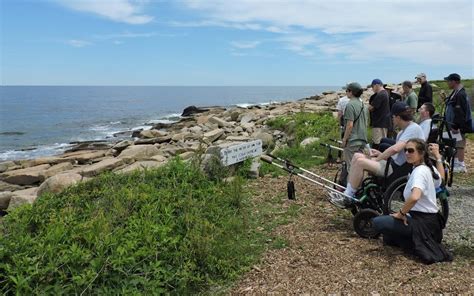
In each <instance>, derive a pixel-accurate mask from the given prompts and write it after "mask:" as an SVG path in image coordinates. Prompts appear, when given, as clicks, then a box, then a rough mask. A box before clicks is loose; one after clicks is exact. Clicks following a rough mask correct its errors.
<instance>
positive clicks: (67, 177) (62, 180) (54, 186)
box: [38, 173, 82, 196]
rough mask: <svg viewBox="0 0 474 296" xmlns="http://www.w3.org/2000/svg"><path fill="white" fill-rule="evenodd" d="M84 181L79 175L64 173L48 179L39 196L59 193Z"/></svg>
mask: <svg viewBox="0 0 474 296" xmlns="http://www.w3.org/2000/svg"><path fill="white" fill-rule="evenodd" d="M81 180H82V176H81V175H79V174H77V173H62V174H58V175H55V176H52V177H50V178H48V179H46V180H45V181H44V182H43V184H41V186H40V187H39V189H38V196H40V195H41V194H43V193H47V192H51V193H59V192H61V191H63V190H64V189H65V188H67V187H69V186H71V185H74V184H76V183H78V182H80V181H81Z"/></svg>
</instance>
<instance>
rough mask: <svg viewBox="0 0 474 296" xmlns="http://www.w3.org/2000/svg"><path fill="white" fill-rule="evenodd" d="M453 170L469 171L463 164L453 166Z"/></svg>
mask: <svg viewBox="0 0 474 296" xmlns="http://www.w3.org/2000/svg"><path fill="white" fill-rule="evenodd" d="M453 172H455V173H467V169H466V166H464V165H461V164H457V165H456V164H455V165H454V168H453Z"/></svg>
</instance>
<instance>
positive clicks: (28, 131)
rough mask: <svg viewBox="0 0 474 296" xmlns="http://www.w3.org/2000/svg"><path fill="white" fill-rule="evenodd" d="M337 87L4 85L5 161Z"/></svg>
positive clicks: (0, 127)
mask: <svg viewBox="0 0 474 296" xmlns="http://www.w3.org/2000/svg"><path fill="white" fill-rule="evenodd" d="M339 88H340V87H336V86H0V160H15V159H26V158H35V157H41V156H50V155H55V154H60V153H62V152H64V150H66V149H67V148H68V147H70V146H71V144H70V143H71V142H74V141H90V140H105V139H111V140H112V139H115V140H116V139H117V138H114V133H117V132H122V131H129V130H135V129H139V128H144V129H146V128H150V127H151V124H153V123H158V122H173V121H178V120H179V118H180V115H181V112H182V111H183V109H184V108H185V107H187V106H191V105H195V106H198V107H205V106H223V107H230V106H242V107H245V106H250V105H256V104H268V103H271V102H281V101H291V100H297V99H301V98H305V97H309V96H312V95H315V94H318V93H321V92H322V91H327V90H337V89H339Z"/></svg>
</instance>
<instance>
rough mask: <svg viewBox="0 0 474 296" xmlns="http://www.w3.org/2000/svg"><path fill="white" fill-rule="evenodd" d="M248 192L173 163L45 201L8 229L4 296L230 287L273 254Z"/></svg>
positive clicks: (1, 270) (3, 249)
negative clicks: (268, 251) (269, 252)
mask: <svg viewBox="0 0 474 296" xmlns="http://www.w3.org/2000/svg"><path fill="white" fill-rule="evenodd" d="M242 185H243V181H242V179H241V178H240V177H237V178H235V179H234V181H232V182H230V183H226V182H223V181H221V180H214V181H212V180H209V179H208V178H207V177H206V176H205V175H204V174H202V173H201V172H200V170H199V169H198V168H196V166H193V165H192V164H186V163H183V162H180V161H173V162H171V163H170V164H169V165H167V166H165V167H163V168H160V169H157V170H150V171H146V172H135V173H132V174H129V175H115V174H105V175H102V176H100V177H98V178H96V179H94V180H92V181H89V182H86V183H82V184H80V185H78V186H75V187H71V188H70V189H68V190H66V191H65V192H63V193H61V194H57V195H44V196H41V198H39V199H38V200H37V201H36V202H35V204H34V205H32V206H31V205H28V206H24V207H21V208H19V209H17V210H16V211H13V212H12V213H10V214H9V215H7V216H6V217H5V218H4V221H3V223H2V224H1V225H0V291H1V292H2V293H4V294H13V293H16V294H20V295H28V294H80V293H82V292H86V293H90V292H91V291H94V293H97V294H136V293H150V294H151V293H167V292H173V293H178V294H187V293H195V292H199V291H203V290H206V289H208V288H209V287H212V286H214V287H215V286H219V285H222V284H225V283H227V282H228V281H230V280H232V279H235V278H236V277H237V276H238V275H239V274H240V273H242V272H243V271H245V270H247V269H248V268H249V267H250V266H251V265H252V264H253V262H255V260H257V258H258V256H259V254H260V252H261V251H262V250H263V248H264V245H265V244H264V243H262V241H263V240H265V239H266V237H265V236H264V234H265V232H263V233H262V232H256V231H254V229H255V228H256V225H257V223H260V222H261V221H260V220H261V219H260V220H259V219H257V217H255V216H254V215H252V211H251V208H250V205H249V202H248V195H247V194H246V193H245V191H244V190H243V189H242Z"/></svg>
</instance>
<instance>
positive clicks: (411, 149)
mask: <svg viewBox="0 0 474 296" xmlns="http://www.w3.org/2000/svg"><path fill="white" fill-rule="evenodd" d="M405 153H408V154H412V153H415V149H413V148H405Z"/></svg>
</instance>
